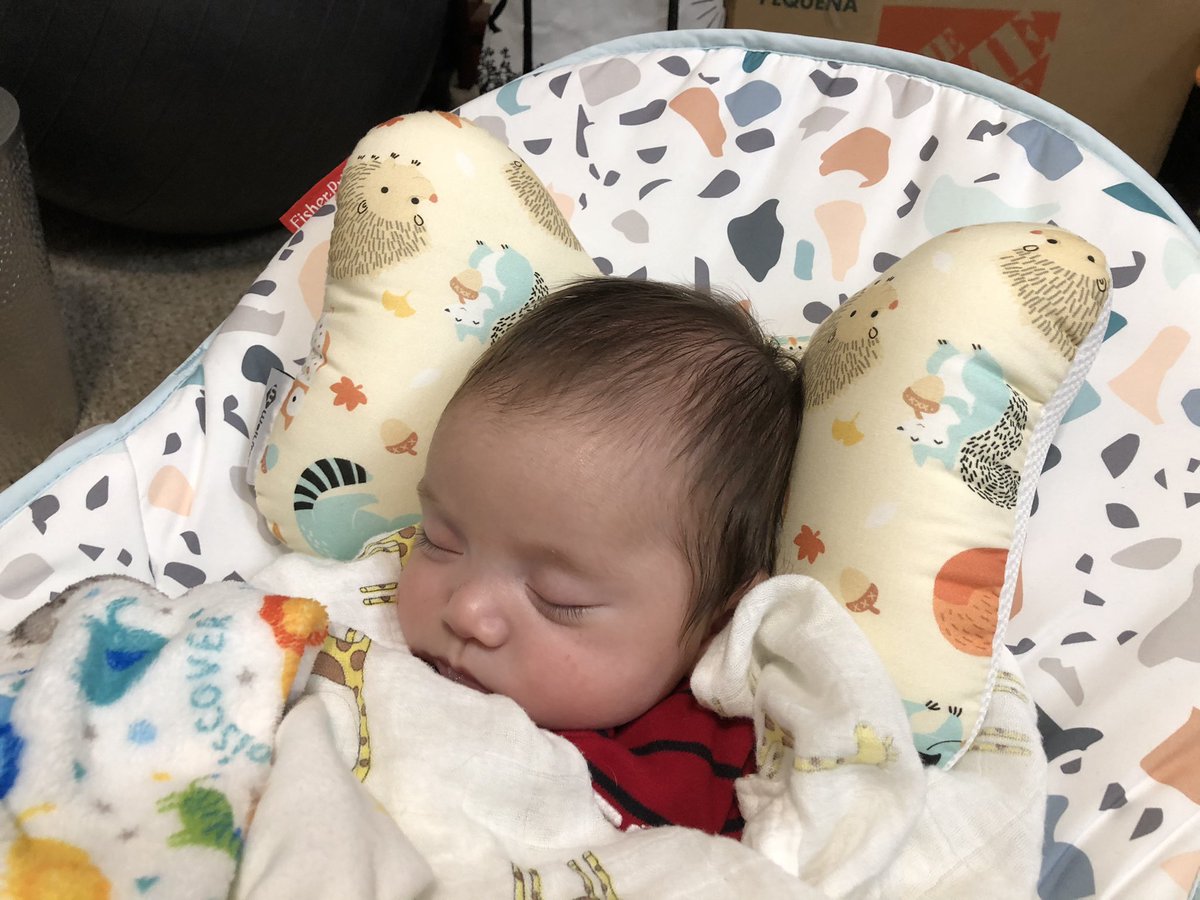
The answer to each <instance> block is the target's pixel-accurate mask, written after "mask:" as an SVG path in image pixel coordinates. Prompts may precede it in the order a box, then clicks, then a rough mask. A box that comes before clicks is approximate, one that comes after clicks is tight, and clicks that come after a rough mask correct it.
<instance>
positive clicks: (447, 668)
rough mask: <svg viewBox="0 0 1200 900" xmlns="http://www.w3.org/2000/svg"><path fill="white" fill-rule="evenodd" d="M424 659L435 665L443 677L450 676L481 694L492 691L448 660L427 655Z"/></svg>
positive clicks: (457, 682)
mask: <svg viewBox="0 0 1200 900" xmlns="http://www.w3.org/2000/svg"><path fill="white" fill-rule="evenodd" d="M424 659H425V662H427V663H429V665H430V666H432V667H433V670H434V671H435V672H437V673H438V674H439V675H441V676H442V677H443V678H448V679H450V680H451V681H453V682H454V683H455V684H461V685H462V686H463V687H469V688H470V689H471V690H473V691H479V692H480V693H481V694H490V693H491V691H489V690H488V689H487V688H485V687H484V686H483V685H482V684H480V683H479V682H478V681H476V680H475V679H474V678H472V677H471V676H470V675H468V674H467V673H466V672H462V671H460V670H458V669H456V668H454V666H452V665H450V663H448V662H446V661H445V660H444V659H440V658H438V657H425V658H424Z"/></svg>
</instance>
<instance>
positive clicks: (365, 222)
mask: <svg viewBox="0 0 1200 900" xmlns="http://www.w3.org/2000/svg"><path fill="white" fill-rule="evenodd" d="M396 156H397V154H395V153H393V154H391V157H390V158H386V159H385V158H380V157H378V156H374V155H372V156H360V157H358V158H356V159H355V160H354V161H353V162H351V163H350V164H349V165H348V166H346V168H345V170H344V171H343V172H342V183H341V186H340V187H339V188H338V197H337V211H336V213H335V214H334V224H333V237H332V238H331V239H330V242H329V277H330V278H354V277H356V276H358V275H378V274H379V273H380V272H381V271H383V270H384V269H386V268H388V267H389V266H392V265H395V264H396V263H397V262H399V261H400V260H402V259H408V258H410V257H413V256H416V255H417V254H418V253H421V252H422V251H424V250H425V249H426V248H427V247H428V245H429V236H428V234H427V232H426V228H425V213H426V212H427V211H428V209H429V205H430V204H433V203H437V194H436V193H435V192H434V189H433V184H432V183H431V182H430V181H429V179H428V178H426V177H425V176H424V175H422V174H421V173H420V171H419V169H418V167H419V166H420V165H421V163H420V161H419V160H415V159H414V160H412V161H411V162H410V163H399V162H397V161H396Z"/></svg>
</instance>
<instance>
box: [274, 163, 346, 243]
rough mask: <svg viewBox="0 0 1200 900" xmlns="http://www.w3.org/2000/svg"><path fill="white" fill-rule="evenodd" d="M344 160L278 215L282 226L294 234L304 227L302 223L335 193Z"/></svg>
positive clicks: (340, 177)
mask: <svg viewBox="0 0 1200 900" xmlns="http://www.w3.org/2000/svg"><path fill="white" fill-rule="evenodd" d="M344 168H346V161H345V160H342V162H340V163H338V165H337V168H335V169H334V170H333V171H332V172H330V173H329V174H328V175H326V176H325V177H324V178H322V179H321V180H320V181H318V182H317V183H316V184H314V185H313V186H312V187H311V188H310V189H309V191H308V193H307V194H305V195H304V196H303V197H301V198H300V199H299V200H297V201H296V203H295V205H294V206H293V207H292V208H291V209H289V210H288V211H287V212H285V213H284V214H283V215H282V216H280V217H279V221H280V222H282V223H283V227H284V228H286V229H287V230H288V231H290V232H292V233H293V234H295V233H296V232H297V231H299V230H300V229H301V228H303V227H304V223H305V222H307V221H308V220H309V219H311V218H312V217H313V216H315V215H316V214H317V211H318V210H320V209H321V207H323V206H324V205H325V204H326V203H328V202H329V201H330V200H332V199H333V198H334V197H335V196H336V195H337V189H338V185H339V184H340V183H341V181H342V169H344Z"/></svg>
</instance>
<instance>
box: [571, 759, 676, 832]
mask: <svg viewBox="0 0 1200 900" xmlns="http://www.w3.org/2000/svg"><path fill="white" fill-rule="evenodd" d="M588 772H590V773H591V776H592V783H593V784H597V785H599V786H600V787H601V788H603V789H604V791H605V792H607V793H608V794H609V796H611V797H612V798H613V800H615V801H616V802H617V803H618V804H620V805H621V807H622V808H623V809H624V810H625V811H626V812H628V813H630V814H632V815H634V816H637V818H639V819H640V820H641V821H643V822H645V823H646V824H647V825H674V824H675V823H674V822H672V821H671V820H670V819H667V818H666V817H664V816H663V815H662V814H661V813H657V812H655V811H654V810H652V809H651V808H650V807H648V806H646V805H644V804H643V803H641V802H640V801H639V800H638V799H637V798H636V797H633V796H631V795H630V794H629V793H628V792H626V791H625V790H624V789H622V788H621V787H620V786H619V785H618V784H617V783H616V782H615V781H613V780H612V779H611V778H609V777H608V775H606V774H605V773H604V770H603V769H601V768H600V767H598V766H596V765H593V764H592V762H591V760H588Z"/></svg>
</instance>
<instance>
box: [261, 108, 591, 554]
mask: <svg viewBox="0 0 1200 900" xmlns="http://www.w3.org/2000/svg"><path fill="white" fill-rule="evenodd" d="M594 274H596V266H595V264H594V263H593V262H592V260H591V257H589V256H588V255H587V254H586V253H584V252H583V250H582V249H581V248H580V246H579V242H578V241H577V240H576V239H575V236H574V234H572V232H571V229H570V227H569V226H568V225H567V222H566V220H565V219H564V218H563V216H562V214H561V213H560V212H559V210H558V207H557V206H556V205H555V203H554V199H553V198H552V197H551V195H550V194H549V192H548V191H547V190H546V189H545V188H544V187H543V186H542V183H541V182H540V181H538V179H537V177H536V176H535V175H534V174H533V173H532V172H530V171H529V169H528V168H527V167H526V165H525V163H524V162H523V161H522V160H521V159H520V158H519V157H518V156H517V155H516V154H514V153H513V152H512V151H511V150H509V149H508V147H506V146H505V145H504V144H502V143H500V142H499V141H497V140H495V139H494V138H493V137H492V136H491V135H489V134H488V133H487V132H485V131H484V130H483V129H481V128H478V127H476V126H474V125H472V124H471V123H470V122H467V121H466V120H464V119H460V118H458V117H457V116H454V115H451V114H448V113H418V114H416V115H410V116H401V117H399V118H397V119H393V120H392V121H390V122H387V123H385V124H383V125H380V126H378V127H377V128H374V129H372V130H371V131H369V132H368V133H367V134H366V136H365V137H363V139H362V140H361V141H359V143H358V146H357V147H355V149H354V152H353V153H352V154H351V156H350V158H349V159H348V160H347V163H346V167H345V169H344V170H343V173H342V181H341V186H340V188H339V190H338V196H337V208H336V212H335V214H334V228H333V235H332V237H331V239H330V242H329V269H328V280H327V285H326V291H325V306H324V311H323V312H322V314H321V317H320V320H319V321H318V323H317V326H316V328H315V329H314V331H313V336H312V346H311V350H310V352H309V355H308V359H307V360H306V361H305V363H304V366H303V368H302V369H301V370H300V374H299V376H298V377H297V378H296V379H295V380H294V381H293V383H292V384H291V386H290V388H289V389H288V390H287V391H286V397H285V399H284V401H283V405H282V407H281V408H280V411H279V415H278V416H277V417H276V419H275V422H274V424H273V426H272V428H271V432H270V436H269V438H268V441H267V444H266V449H265V452H264V454H263V456H262V459H261V461H257V464H258V466H259V474H258V479H257V482H256V490H257V494H258V507H259V510H260V511H261V512H262V514H263V515H264V516H265V517H266V518H267V521H268V522H270V523H271V527H272V530H273V531H274V532H275V535H276V536H277V537H278V538H279V539H280V540H282V541H283V542H284V543H285V544H287V545H288V546H289V547H291V548H292V549H295V550H300V551H303V552H307V553H313V554H316V555H318V556H329V557H333V558H335V559H350V558H352V557H353V556H354V555H355V554H356V553H358V551H359V550H360V549H361V548H362V546H363V544H364V543H365V542H366V541H367V540H368V539H370V538H372V537H374V536H375V535H378V534H380V533H381V532H384V531H388V530H394V529H398V528H402V527H405V526H407V525H412V524H414V523H416V522H417V520H418V519H419V518H420V506H419V504H418V503H417V492H416V486H417V482H418V481H419V480H420V478H421V473H422V472H423V470H424V456H423V454H424V451H425V448H426V447H427V446H428V441H429V438H430V436H431V435H432V433H433V429H434V426H435V425H436V424H437V420H438V416H440V415H441V412H442V409H443V408H444V407H445V405H446V403H447V402H448V401H449V399H450V397H451V395H452V394H453V393H454V391H455V389H456V388H457V387H458V384H459V382H460V381H462V379H463V377H464V376H465V375H466V372H467V369H468V368H470V365H471V363H472V362H474V361H475V359H476V358H477V357H478V356H479V353H480V351H481V350H482V349H483V347H484V345H485V344H487V343H489V342H490V341H491V340H492V338H493V337H495V336H496V335H498V334H499V333H501V332H502V331H503V330H504V329H505V328H506V327H507V326H508V325H509V324H510V323H511V322H512V321H513V320H514V319H515V318H516V317H517V316H518V315H520V313H521V311H522V310H523V309H524V308H525V307H526V306H527V305H528V304H529V303H531V302H536V301H538V300H540V299H541V298H542V297H544V296H545V295H546V294H547V293H548V291H549V290H550V289H551V288H552V287H554V286H555V285H557V284H559V283H561V282H564V281H567V280H570V279H571V278H574V277H578V276H581V275H594Z"/></svg>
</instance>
